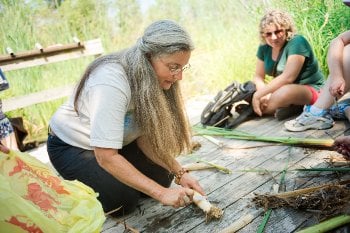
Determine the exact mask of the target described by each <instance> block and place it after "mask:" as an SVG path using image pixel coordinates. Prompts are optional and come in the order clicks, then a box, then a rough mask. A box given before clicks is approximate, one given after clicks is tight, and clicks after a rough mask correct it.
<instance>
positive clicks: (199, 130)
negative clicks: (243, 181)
mask: <svg viewBox="0 0 350 233" xmlns="http://www.w3.org/2000/svg"><path fill="white" fill-rule="evenodd" d="M193 130H194V132H195V135H207V136H222V137H225V138H232V139H239V140H250V141H263V142H276V143H281V144H285V145H301V146H313V147H332V146H333V143H334V140H333V139H322V138H295V137H269V136H258V135H253V134H249V133H246V132H243V131H238V130H227V129H223V128H219V127H213V126H206V127H205V128H203V127H200V126H194V127H193Z"/></svg>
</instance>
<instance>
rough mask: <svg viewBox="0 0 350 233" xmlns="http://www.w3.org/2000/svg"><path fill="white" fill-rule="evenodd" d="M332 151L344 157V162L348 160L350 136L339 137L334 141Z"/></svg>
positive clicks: (349, 155) (349, 156)
mask: <svg viewBox="0 0 350 233" xmlns="http://www.w3.org/2000/svg"><path fill="white" fill-rule="evenodd" d="M333 146H334V149H335V150H336V151H337V152H338V153H339V154H342V155H343V156H344V158H345V159H346V160H350V136H340V137H337V138H336V139H335V141H334V145H333Z"/></svg>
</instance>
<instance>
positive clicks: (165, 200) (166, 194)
mask: <svg viewBox="0 0 350 233" xmlns="http://www.w3.org/2000/svg"><path fill="white" fill-rule="evenodd" d="M193 194H194V192H193V190H192V189H190V188H183V187H177V188H166V189H164V191H163V192H162V195H161V197H160V200H159V201H160V202H161V203H162V204H163V205H168V206H173V207H174V208H179V207H183V206H186V205H189V204H191V203H192V200H193Z"/></svg>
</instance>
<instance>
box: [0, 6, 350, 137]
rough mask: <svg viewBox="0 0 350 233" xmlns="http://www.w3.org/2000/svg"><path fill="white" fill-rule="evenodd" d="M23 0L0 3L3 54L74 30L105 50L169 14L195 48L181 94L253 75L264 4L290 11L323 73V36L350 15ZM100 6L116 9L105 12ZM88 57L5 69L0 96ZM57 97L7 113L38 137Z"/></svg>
mask: <svg viewBox="0 0 350 233" xmlns="http://www.w3.org/2000/svg"><path fill="white" fill-rule="evenodd" d="M24 2H25V1H24V0H18V1H6V2H4V3H0V5H1V10H0V24H1V27H0V51H1V53H2V54H4V53H5V49H6V47H8V46H9V47H11V48H12V49H13V50H14V51H24V50H31V49H33V48H34V44H35V43H36V42H40V43H41V44H42V45H43V46H44V47H45V46H48V45H52V44H55V43H62V44H66V43H71V42H72V38H73V36H77V37H78V38H79V39H81V40H82V41H84V40H89V39H94V38H97V37H100V38H101V39H102V42H103V46H104V48H105V51H106V53H109V52H113V51H116V50H119V49H121V48H125V47H129V46H131V45H133V44H134V43H135V41H136V40H137V38H138V37H139V36H141V34H142V31H143V30H144V28H145V27H146V26H147V25H148V24H150V23H151V22H152V21H153V20H156V19H162V18H170V19H174V20H176V21H178V22H179V23H180V24H181V25H183V26H184V27H185V28H186V29H187V30H188V31H189V33H190V34H191V36H192V38H193V40H194V43H195V47H196V49H195V50H194V52H193V54H192V57H191V60H190V63H191V65H192V68H191V70H190V71H189V72H187V73H185V74H184V79H183V81H182V89H183V93H184V97H185V98H186V99H189V98H191V97H195V96H198V95H208V94H216V93H217V91H218V90H220V89H223V88H225V87H226V86H227V85H228V84H229V83H231V82H232V81H233V80H238V81H246V80H249V79H251V78H252V76H253V74H254V69H255V61H256V50H257V47H258V45H259V40H258V22H259V19H260V18H261V16H262V15H263V13H264V11H265V10H266V9H268V8H273V7H274V6H278V7H280V8H283V9H285V10H287V11H289V12H290V13H291V14H292V15H293V17H294V18H295V21H296V23H297V27H298V30H299V32H300V33H301V34H303V35H305V36H306V37H307V38H308V39H309V40H310V43H311V44H312V46H313V48H314V51H315V53H316V56H317V57H318V59H319V61H320V67H321V68H322V70H323V71H324V72H325V74H327V72H328V70H327V65H326V52H327V49H328V44H329V41H330V40H331V39H332V38H334V37H335V36H336V35H337V34H339V33H340V32H341V31H345V30H347V27H348V25H349V18H350V15H349V14H350V9H348V8H347V7H346V6H345V5H344V4H342V2H341V1H336V0H316V1H303V0H293V1H292V0H285V1H277V0H271V1H253V0H245V1H230V0H222V1H210V0H179V1H171V0H159V1H156V3H155V5H153V6H152V7H151V8H150V9H149V11H148V12H146V13H145V14H143V15H142V14H141V12H140V10H139V9H138V6H137V1H134V0H118V1H113V0H109V1H95V0H85V1H69V0H67V1H63V3H62V6H61V7H60V8H58V9H50V8H48V7H47V5H46V3H45V1H43V2H40V1H35V2H36V5H32V6H31V5H30V4H26V3H24ZM26 2H28V1H26ZM29 2H30V1H29ZM107 7H108V8H109V9H114V10H113V11H114V12H116V13H115V14H113V15H112V16H111V14H107V13H106V8H107ZM118 9H123V10H121V11H118ZM118 12H121V13H120V14H118ZM326 16H327V17H326ZM9 19H11V20H9ZM320 28H322V29H321V30H320ZM92 59H93V58H92V57H90V58H82V59H75V60H70V61H65V62H60V63H55V64H49V65H45V66H40V67H34V68H28V69H23V70H17V71H10V72H6V75H7V77H8V79H9V81H10V85H11V88H10V89H9V90H7V91H5V92H3V93H0V98H9V97H15V96H21V95H25V94H29V93H32V92H36V91H41V90H46V89H50V88H54V87H59V86H64V85H67V84H73V83H76V82H77V81H78V80H79V78H80V77H81V75H82V72H83V71H84V69H85V68H86V66H87V64H88V63H89V62H90V61H91V60H92ZM64 100H65V99H61V100H57V101H52V102H49V103H44V104H37V105H34V106H30V107H27V108H25V109H20V110H16V111H12V112H9V113H7V114H8V116H10V117H15V116H23V117H24V118H25V122H26V127H27V128H28V130H29V132H30V134H29V138H30V139H31V138H32V137H33V138H35V137H44V136H45V135H46V133H47V131H46V128H47V124H48V121H49V119H50V117H51V116H52V114H53V112H55V110H56V109H57V108H58V106H59V105H60V104H62V103H63V101H64ZM43 135H44V136H43Z"/></svg>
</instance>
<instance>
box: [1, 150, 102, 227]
mask: <svg viewBox="0 0 350 233" xmlns="http://www.w3.org/2000/svg"><path fill="white" fill-rule="evenodd" d="M96 197H97V194H96V193H95V192H94V191H93V190H92V189H91V188H90V187H88V186H86V185H84V184H83V183H81V182H79V181H68V180H64V179H62V178H60V177H58V176H57V175H56V174H55V173H54V172H53V171H52V169H50V168H49V167H48V166H47V165H45V164H43V163H42V162H41V161H39V160H37V159H35V158H34V157H32V156H30V155H29V154H26V153H21V152H17V151H11V152H10V153H9V154H4V153H2V152H0V232H11V233H17V232H34V233H41V232H43V233H46V232H49V233H55V232H60V233H62V232H64V233H65V232H71V233H73V232H74V233H76V232H82V233H89V232H101V230H102V225H103V223H104V221H105V216H104V213H103V209H102V205H101V203H100V202H99V201H98V200H97V198H96Z"/></svg>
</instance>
